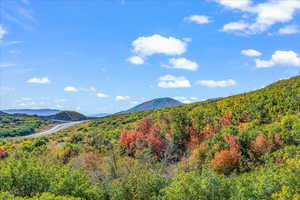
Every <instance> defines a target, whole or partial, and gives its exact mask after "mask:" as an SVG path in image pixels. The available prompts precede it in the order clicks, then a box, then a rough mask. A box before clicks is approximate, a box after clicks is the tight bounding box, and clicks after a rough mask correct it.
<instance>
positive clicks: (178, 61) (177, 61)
mask: <svg viewBox="0 0 300 200" xmlns="http://www.w3.org/2000/svg"><path fill="white" fill-rule="evenodd" d="M169 63H170V65H161V66H162V67H166V68H174V69H185V70H191V71H197V69H198V64H197V63H196V62H193V61H190V60H188V59H186V58H171V59H169Z"/></svg>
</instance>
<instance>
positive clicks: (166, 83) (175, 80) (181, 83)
mask: <svg viewBox="0 0 300 200" xmlns="http://www.w3.org/2000/svg"><path fill="white" fill-rule="evenodd" d="M158 87H161V88H188V87H191V83H190V81H189V80H188V79H186V78H185V77H184V76H179V77H176V76H173V75H170V74H168V75H165V76H162V77H159V82H158Z"/></svg>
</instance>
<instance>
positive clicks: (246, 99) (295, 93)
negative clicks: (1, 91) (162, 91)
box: [0, 76, 300, 200]
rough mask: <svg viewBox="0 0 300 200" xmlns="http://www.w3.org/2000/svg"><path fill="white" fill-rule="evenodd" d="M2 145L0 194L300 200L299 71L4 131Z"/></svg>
mask: <svg viewBox="0 0 300 200" xmlns="http://www.w3.org/2000/svg"><path fill="white" fill-rule="evenodd" d="M67 113H68V112H67ZM67 113H66V112H64V113H62V115H63V116H65V115H66V114H67ZM0 153H1V154H0V171H1V173H0V191H1V192H2V193H1V192H0V199H1V197H4V198H6V197H7V196H9V195H11V196H9V197H10V199H14V196H15V197H32V196H36V197H37V199H43V198H44V196H45V197H48V199H55V196H58V195H62V196H64V197H66V198H68V197H70V198H71V199H72V200H73V198H72V197H73V196H74V197H79V199H80V198H81V199H87V200H90V199H91V200H92V199H103V200H115V199H124V200H132V199H145V200H146V199H159V200H161V199H163V200H181V199H220V200H221V199H224V200H225V199H230V200H248V199H253V200H260V199H266V200H285V199H293V200H296V199H297V200H298V199H299V198H298V197H299V195H300V76H296V77H292V78H290V79H287V80H281V81H278V82H276V83H274V84H271V85H269V86H267V87H265V88H262V89H259V90H256V91H252V92H248V93H243V94H238V95H234V96H229V97H225V98H218V99H210V100H207V101H203V102H197V103H193V104H185V105H182V106H175V107H168V108H162V109H154V110H147V111H142V112H132V113H125V114H115V115H111V116H107V117H103V118H98V119H94V120H89V121H86V122H83V123H81V124H78V125H77V126H74V127H71V128H68V129H64V130H61V131H60V132H58V133H57V134H54V135H51V136H49V137H47V138H36V139H25V140H19V141H15V140H7V141H4V142H2V143H1V142H0ZM1 155H2V158H1ZM7 157H8V158H7ZM45 172H46V173H45ZM28 177H29V178H28ZM16 180H17V182H18V183H19V184H12V183H14V181H16ZM1 181H2V182H1ZM58 181H59V184H57V182H58ZM45 183H47V184H45ZM23 188H30V189H31V190H30V193H26V190H25V192H24V189H23ZM74 188H75V190H74ZM3 192H4V193H3ZM1 195H2V196H1ZM13 195H14V196H13ZM21 199H22V200H23V198H21ZM24 199H27V198H24ZM45 199H46V198H45ZM59 199H60V198H59ZM75 199H78V198H75Z"/></svg>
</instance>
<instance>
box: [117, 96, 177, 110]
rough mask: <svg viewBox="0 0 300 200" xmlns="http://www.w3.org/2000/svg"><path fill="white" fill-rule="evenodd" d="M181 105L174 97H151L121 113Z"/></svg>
mask: <svg viewBox="0 0 300 200" xmlns="http://www.w3.org/2000/svg"><path fill="white" fill-rule="evenodd" d="M180 105H183V103H181V102H180V101H177V100H175V99H172V98H169V97H166V98H157V99H153V100H150V101H147V102H144V103H142V104H139V105H137V106H135V107H133V108H130V109H129V110H126V111H123V112H121V113H132V112H141V111H147V110H154V109H160V108H168V107H174V106H180Z"/></svg>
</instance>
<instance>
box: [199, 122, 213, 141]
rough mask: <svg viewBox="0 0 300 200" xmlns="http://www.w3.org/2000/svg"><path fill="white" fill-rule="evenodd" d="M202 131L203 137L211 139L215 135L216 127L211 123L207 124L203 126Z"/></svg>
mask: <svg viewBox="0 0 300 200" xmlns="http://www.w3.org/2000/svg"><path fill="white" fill-rule="evenodd" d="M202 133H203V139H204V140H207V139H209V138H211V137H212V136H214V135H215V130H214V127H212V126H211V125H209V124H207V125H206V126H205V127H204V128H203V130H202Z"/></svg>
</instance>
